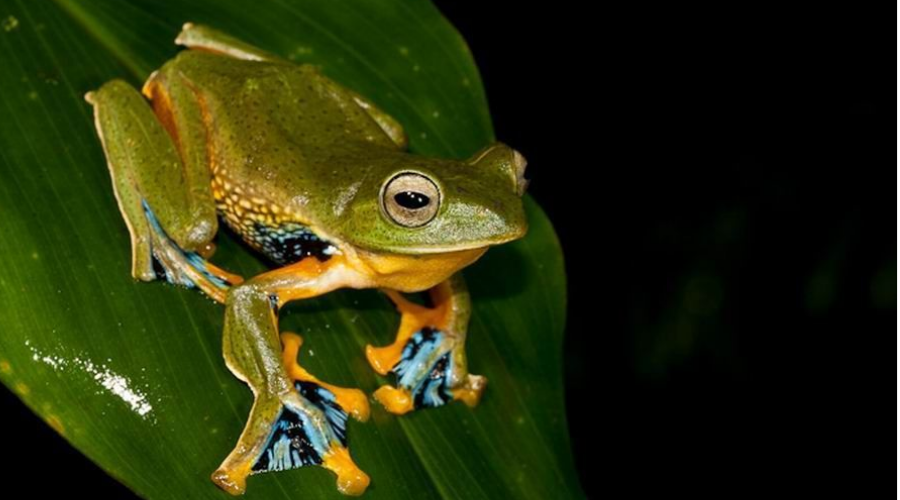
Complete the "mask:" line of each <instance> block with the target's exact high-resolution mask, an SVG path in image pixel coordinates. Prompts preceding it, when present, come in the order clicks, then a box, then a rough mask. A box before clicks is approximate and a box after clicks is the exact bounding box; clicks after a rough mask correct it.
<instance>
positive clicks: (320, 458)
mask: <svg viewBox="0 0 900 500" xmlns="http://www.w3.org/2000/svg"><path fill="white" fill-rule="evenodd" d="M347 277H348V274H347V271H346V269H345V268H344V267H343V265H342V263H341V262H340V261H339V260H338V257H333V258H332V259H330V260H329V261H326V262H324V263H323V262H319V261H318V260H316V259H315V258H308V259H304V260H303V261H301V262H299V263H297V264H294V265H291V266H287V267H285V268H281V269H278V270H275V271H271V272H268V273H265V274H263V275H260V276H257V277H255V278H253V279H251V280H249V281H247V282H246V283H244V284H243V285H241V286H238V287H235V288H234V289H233V290H232V291H231V293H230V294H229V296H228V301H227V309H226V313H225V332H224V336H223V350H224V356H225V361H226V364H227V365H228V368H229V369H230V370H231V371H232V373H234V374H235V376H237V377H238V378H240V379H241V380H243V381H245V382H247V384H248V385H249V386H250V388H251V389H252V391H253V394H254V406H253V410H252V411H251V414H250V417H249V419H248V421H247V424H246V426H245V428H244V431H243V433H242V434H241V437H240V438H239V440H238V442H237V444H236V445H235V447H234V449H233V451H232V452H231V454H229V456H228V457H227V458H226V459H225V461H224V462H223V463H222V465H221V466H220V467H219V469H218V470H217V471H216V472H215V473H213V476H212V479H213V481H215V483H216V484H218V485H219V486H220V487H222V488H223V489H225V490H226V491H229V492H231V493H235V494H237V493H242V492H243V491H244V489H245V487H246V478H247V476H248V475H250V474H253V473H261V472H269V471H278V470H286V469H293V468H297V467H303V466H306V465H321V466H323V467H326V468H328V469H330V470H331V471H333V472H335V473H336V474H337V476H338V477H337V481H338V489H340V490H341V491H342V492H344V493H347V494H361V493H362V492H363V491H364V490H365V489H366V487H367V486H368V484H369V477H368V476H367V475H366V474H365V473H364V472H362V471H361V470H360V469H359V468H358V467H357V466H356V464H355V463H354V462H353V460H352V459H351V458H350V454H349V451H348V449H347V440H346V427H345V426H346V418H347V415H348V412H349V413H350V414H351V415H354V416H356V417H362V416H363V409H361V408H348V406H347V405H352V404H365V405H366V407H365V408H364V414H365V415H367V414H368V404H367V403H366V401H365V398H361V397H360V396H361V395H360V394H351V393H348V392H343V393H342V392H341V391H337V392H335V391H334V389H336V388H335V387H334V386H330V385H328V384H324V383H322V382H320V381H318V380H317V379H316V378H315V377H313V376H311V375H310V374H308V373H307V372H306V371H305V370H303V369H302V368H300V367H299V365H296V355H297V350H298V349H299V343H298V342H297V340H298V339H297V338H294V337H292V336H291V335H290V334H287V335H285V336H284V338H283V339H284V341H285V343H284V350H282V346H281V343H280V341H279V340H280V339H279V335H278V308H279V307H281V306H282V305H283V304H285V303H286V302H288V301H291V300H296V299H301V298H308V297H313V296H316V295H320V294H322V293H326V292H328V291H330V290H333V289H335V288H338V287H340V286H344V285H346V284H347V283H348V282H347ZM345 391H346V390H345Z"/></svg>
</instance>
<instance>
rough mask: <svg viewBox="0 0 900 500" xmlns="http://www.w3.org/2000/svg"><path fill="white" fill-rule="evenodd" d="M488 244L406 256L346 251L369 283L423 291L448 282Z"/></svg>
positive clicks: (382, 286) (480, 253)
mask: <svg viewBox="0 0 900 500" xmlns="http://www.w3.org/2000/svg"><path fill="white" fill-rule="evenodd" d="M486 251H487V247H481V248H473V249H469V250H459V251H455V252H446V253H440V254H424V255H406V254H394V253H374V252H368V251H363V250H355V251H345V252H344V253H345V255H346V259H347V260H346V262H347V265H348V266H349V267H351V268H353V269H354V270H355V271H356V272H357V273H359V274H361V275H363V276H365V277H366V278H367V280H368V281H369V284H370V286H374V287H379V288H388V289H391V290H399V291H401V292H421V291H423V290H427V289H429V288H432V287H434V286H437V285H438V284H439V283H441V282H443V281H445V280H446V279H448V278H449V277H450V276H452V275H453V274H454V273H456V272H457V271H459V270H460V269H462V268H464V267H466V266H468V265H470V264H472V263H473V262H475V261H476V260H478V258H479V257H481V256H482V255H484V253H485V252H486Z"/></svg>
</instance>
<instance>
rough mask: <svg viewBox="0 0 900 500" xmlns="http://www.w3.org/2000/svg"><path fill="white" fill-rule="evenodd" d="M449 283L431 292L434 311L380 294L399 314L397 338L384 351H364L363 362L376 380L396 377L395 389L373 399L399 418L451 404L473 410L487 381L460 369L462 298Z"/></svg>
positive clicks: (462, 292) (393, 295) (461, 288)
mask: <svg viewBox="0 0 900 500" xmlns="http://www.w3.org/2000/svg"><path fill="white" fill-rule="evenodd" d="M451 281H453V282H447V283H443V284H441V285H439V286H438V287H436V288H435V289H433V290H432V291H431V298H432V301H433V302H434V307H425V306H421V305H419V304H415V303H413V302H411V301H409V300H407V299H406V298H404V297H403V296H402V295H401V294H400V293H398V292H395V291H386V292H385V293H386V294H387V295H388V297H389V298H390V299H391V300H392V301H393V302H394V304H395V305H396V307H397V309H398V310H399V311H400V313H401V319H400V328H399V331H398V333H397V339H396V340H395V341H394V343H393V344H391V345H388V346H385V347H373V346H371V345H369V346H366V357H367V358H368V360H369V364H371V365H372V368H373V369H374V370H375V371H376V372H377V373H379V374H380V375H387V374H389V373H393V374H394V375H395V376H396V379H397V386H396V387H392V386H388V385H385V386H382V387H380V388H379V389H378V390H377V391H375V394H374V396H375V399H377V400H378V401H379V402H380V403H381V404H382V405H383V406H384V407H385V408H386V409H387V410H388V411H389V412H391V413H394V414H397V415H402V414H404V413H407V412H410V411H413V410H415V409H418V408H432V407H436V406H442V405H444V404H446V403H447V402H449V401H453V400H460V401H463V402H464V403H466V404H467V405H469V406H475V405H477V404H478V402H479V400H480V399H481V395H482V392H483V391H484V388H485V386H486V385H487V379H486V378H485V377H482V376H480V375H471V374H469V373H468V371H467V368H466V357H465V350H464V349H465V327H466V323H467V322H468V314H469V310H468V294H467V293H466V292H465V288H464V285H462V284H461V283H460V282H456V280H451Z"/></svg>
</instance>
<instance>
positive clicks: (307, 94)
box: [162, 51, 402, 263]
mask: <svg viewBox="0 0 900 500" xmlns="http://www.w3.org/2000/svg"><path fill="white" fill-rule="evenodd" d="M162 71H169V72H170V74H171V73H172V72H174V73H175V74H177V76H178V77H179V78H180V79H181V80H183V81H184V82H185V83H186V85H187V86H188V87H190V89H191V91H192V94H193V95H194V97H195V98H196V99H197V102H198V103H199V105H200V108H201V111H202V113H201V115H202V119H203V124H202V126H203V127H204V128H205V130H206V137H207V149H208V155H209V164H210V171H211V173H212V183H213V194H214V197H215V199H216V205H217V209H218V211H219V212H220V214H221V215H222V216H223V218H224V219H225V221H226V222H227V223H228V225H229V226H231V228H232V229H234V230H236V231H237V232H238V233H240V234H241V235H242V236H243V237H244V239H245V240H247V241H248V243H250V244H251V245H252V246H254V247H256V248H257V249H258V250H260V251H262V252H263V253H265V254H267V255H268V256H269V257H270V258H272V259H273V260H275V261H276V262H281V263H283V262H289V261H290V260H292V259H287V258H282V257H283V255H282V254H285V253H296V254H297V255H301V254H303V255H306V254H309V252H308V251H307V250H305V249H302V250H301V249H296V248H293V249H285V248H283V247H284V245H282V244H279V245H275V247H277V248H267V247H268V246H270V245H269V243H271V242H272V241H273V238H274V239H275V240H277V239H278V238H280V237H281V238H282V239H283V236H284V235H286V234H287V235H290V236H291V238H294V237H297V238H299V240H302V241H305V242H306V244H305V246H306V247H307V248H315V250H316V251H319V252H322V251H324V252H326V253H327V252H328V251H329V248H328V245H327V244H325V243H321V244H320V243H316V242H319V241H321V239H320V238H318V237H317V236H316V235H315V233H313V232H312V230H311V229H310V227H309V226H310V225H311V224H315V222H316V220H317V219H318V217H316V214H317V213H319V212H321V211H322V210H327V209H329V208H328V207H330V206H331V205H332V204H333V199H334V197H335V193H339V192H343V191H345V190H346V189H348V188H349V187H350V186H352V184H353V183H354V181H355V179H358V178H359V177H360V176H363V175H365V167H364V164H365V162H366V160H369V159H371V158H372V157H373V155H374V156H384V157H387V158H390V157H394V156H397V155H398V154H402V153H401V152H400V151H398V149H397V145H396V144H395V143H394V142H393V141H392V140H391V138H390V137H389V136H388V135H387V134H386V133H385V131H384V130H383V129H382V128H381V127H380V126H379V125H378V123H376V122H375V121H374V120H373V119H372V118H371V117H370V116H369V115H368V114H367V113H366V112H365V110H364V109H362V108H361V107H360V105H359V104H358V103H357V102H356V101H355V100H354V98H353V96H352V94H351V93H350V92H349V91H347V90H346V89H344V88H343V87H341V86H339V85H337V84H336V83H335V82H333V81H331V80H329V79H328V78H326V77H324V76H323V75H321V74H320V73H319V71H318V70H317V69H316V68H315V67H313V66H310V65H295V64H290V63H281V62H260V61H245V60H238V59H234V58H230V57H227V56H221V55H216V54H211V53H205V52H200V51H184V52H181V53H180V54H179V55H178V56H177V57H176V58H175V59H173V60H172V61H170V62H169V63H167V65H166V67H164V68H163V70H162ZM310 242H312V243H310ZM282 243H283V242H282ZM289 246H290V245H289Z"/></svg>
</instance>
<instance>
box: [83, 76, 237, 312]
mask: <svg viewBox="0 0 900 500" xmlns="http://www.w3.org/2000/svg"><path fill="white" fill-rule="evenodd" d="M85 99H87V101H88V102H89V103H91V104H92V105H93V106H94V120H95V124H96V126H97V133H98V135H99V136H100V140H101V143H102V145H103V150H104V152H105V154H106V159H107V163H108V166H109V172H110V176H111V177H112V181H113V188H114V192H115V196H116V200H117V202H118V205H119V211H120V212H121V214H122V217H123V218H124V219H125V223H126V225H127V226H128V231H129V234H130V236H131V246H132V271H131V272H132V275H133V276H134V277H135V278H137V279H140V280H142V281H152V280H154V279H166V280H168V281H170V282H173V283H177V284H182V285H186V286H197V287H199V288H200V289H201V290H203V291H204V292H205V293H207V294H208V295H210V296H211V297H213V298H214V299H216V300H218V301H220V302H221V301H224V300H225V295H226V294H227V290H228V288H229V287H230V286H231V285H234V284H237V283H240V282H241V278H240V277H239V276H235V275H233V274H230V273H227V272H225V271H223V270H221V269H219V268H217V267H215V266H213V265H212V264H210V263H209V262H207V261H206V259H205V257H206V256H208V254H209V253H210V251H211V248H212V240H213V238H214V237H215V234H216V231H217V229H218V222H217V219H216V211H215V202H214V201H213V198H212V192H211V185H210V180H209V178H210V174H209V171H208V167H207V166H206V165H205V164H203V163H202V162H197V161H186V162H185V161H182V157H181V155H180V154H179V153H180V151H179V148H177V147H176V144H175V142H174V141H173V138H172V137H171V135H170V132H169V131H168V130H167V128H173V127H166V126H164V123H165V122H166V120H165V115H162V116H161V117H159V116H157V115H156V114H154V112H153V111H152V110H151V108H150V106H148V104H147V102H146V101H145V100H144V98H143V97H142V96H141V94H139V93H138V92H137V90H136V89H134V88H133V87H131V86H130V85H128V84H127V83H125V82H123V81H121V80H113V81H111V82H109V83H106V84H105V85H103V86H102V87H101V88H100V89H99V90H97V91H94V92H89V93H88V94H87V95H86V96H85ZM161 120H162V122H161ZM168 125H171V123H168ZM180 142H181V143H184V142H186V141H180ZM179 145H181V144H179Z"/></svg>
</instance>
